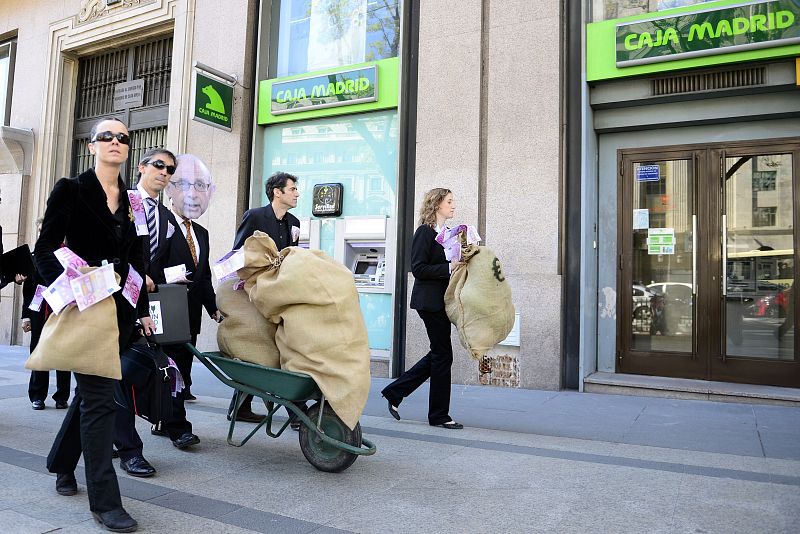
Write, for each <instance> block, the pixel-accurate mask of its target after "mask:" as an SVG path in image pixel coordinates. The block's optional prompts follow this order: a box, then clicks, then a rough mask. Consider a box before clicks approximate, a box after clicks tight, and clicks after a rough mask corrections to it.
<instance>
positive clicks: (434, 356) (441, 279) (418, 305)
mask: <svg viewBox="0 0 800 534" xmlns="http://www.w3.org/2000/svg"><path fill="white" fill-rule="evenodd" d="M454 212H455V202H454V201H453V193H452V192H451V191H450V190H449V189H442V188H436V189H431V190H430V191H428V192H427V193H426V194H425V198H424V199H423V201H422V207H421V208H420V219H419V224H420V226H419V228H417V231H416V232H414V239H413V240H412V242H411V272H412V274H413V275H414V289H413V290H412V291H411V309H413V310H417V313H418V314H419V316H420V317H421V318H422V322H423V323H425V330H427V332H428V339H429V340H430V346H431V349H430V351H429V352H428V354H426V355H425V356H424V357H423V358H422V359H421V360H420V361H419V362H417V364H416V365H414V367H412V368H411V369H409V370H408V371H406V372H405V373H403V375H402V376H401V377H400V378H398V379H397V380H395V381H394V382H392V383H391V384H389V385H388V386H386V387H385V388H384V389H383V391H382V392H381V393H382V394H383V396H384V398H386V400H387V401H388V402H389V413H390V414H392V417H394V418H395V419H397V420H398V421H399V420H400V413H399V412H398V409H397V408H398V406H400V403H401V402H402V401H403V399H404V398H405V397H408V396H409V395H411V393H413V392H414V390H416V389H417V388H418V387H419V386H420V385H421V384H422V383H423V382H425V380H427V379H428V378H430V379H431V388H430V395H429V397H428V423H429V424H430V425H432V426H440V427H442V428H450V429H460V428H464V426H463V425H461V424H460V423H456V422H455V421H453V419H452V418H451V417H450V367H451V366H452V365H453V346H452V344H451V343H450V319H448V318H447V313H446V312H445V310H444V292H445V290H447V284H448V282H449V281H450V273H451V272H452V270H453V268H454V267H455V266H456V265H458V264H457V263H455V262H453V263H448V261H447V259H446V258H445V255H444V249H443V248H442V245H440V244H439V243H437V242H436V234H437V233H438V232H439V231H440V230H441V229H442V228H444V223H445V222H446V221H447V220H448V219H451V218H452V217H453V213H454Z"/></svg>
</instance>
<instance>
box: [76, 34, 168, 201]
mask: <svg viewBox="0 0 800 534" xmlns="http://www.w3.org/2000/svg"><path fill="white" fill-rule="evenodd" d="M171 72H172V36H169V37H164V38H161V39H158V40H156V41H150V42H146V43H139V44H136V45H133V46H130V47H128V48H125V49H121V50H115V51H114V52H108V53H105V54H101V55H98V56H93V57H88V58H83V59H81V60H80V64H79V69H78V87H77V91H78V93H77V99H76V104H75V130H74V133H73V146H72V174H73V175H76V174H80V173H81V172H84V171H86V170H87V169H89V168H91V167H92V166H93V165H94V157H93V156H92V155H91V154H90V153H89V131H90V130H91V128H92V126H93V125H94V123H95V122H97V120H98V119H100V118H102V117H115V118H118V119H120V120H122V121H123V122H125V124H127V125H128V130H129V131H130V134H131V144H130V154H129V157H128V163H127V165H125V167H124V168H123V169H122V177H123V179H124V180H125V181H126V183H127V184H128V185H129V186H131V185H133V183H134V182H135V180H136V163H137V162H138V161H139V158H140V157H141V156H142V154H144V153H145V152H146V151H147V150H149V149H151V148H155V147H164V145H165V143H166V139H167V122H168V116H169V90H170V81H171V79H170V78H171V76H170V75H171ZM138 79H142V80H144V98H143V104H142V106H141V107H138V108H135V109H127V110H121V111H114V86H115V85H116V84H118V83H121V82H126V81H131V80H138Z"/></svg>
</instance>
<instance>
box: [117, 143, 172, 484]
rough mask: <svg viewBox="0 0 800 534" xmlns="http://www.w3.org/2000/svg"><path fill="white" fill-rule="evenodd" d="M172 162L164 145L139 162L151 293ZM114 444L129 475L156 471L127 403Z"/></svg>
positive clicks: (160, 256) (162, 253)
mask: <svg viewBox="0 0 800 534" xmlns="http://www.w3.org/2000/svg"><path fill="white" fill-rule="evenodd" d="M175 166H176V163H175V155H174V154H173V153H172V152H170V151H169V150H166V149H164V148H154V149H151V150H148V151H147V152H145V153H144V155H143V156H142V158H141V159H140V160H139V165H138V174H139V176H138V178H139V180H138V182H137V184H136V191H137V192H138V193H139V194H140V195H141V198H142V205H143V206H144V210H145V217H146V221H147V231H148V235H147V236H145V239H143V240H142V241H143V249H142V256H143V263H144V269H145V270H144V274H145V285H146V286H147V291H148V292H150V293H152V292H154V291H155V290H156V284H163V283H165V282H166V280H165V279H164V261H165V258H166V257H167V256H168V254H169V248H170V243H171V241H172V240H171V238H172V235H173V234H174V233H175V230H176V226H177V223H175V219H174V218H173V217H172V214H171V213H170V212H169V210H168V209H167V207H166V206H164V205H163V204H162V203H161V202H160V201H159V195H160V194H161V191H163V190H164V188H165V187H166V186H167V183H169V178H170V177H171V176H172V175H173V174H174V173H175ZM114 446H115V447H116V454H117V455H118V456H119V465H120V467H121V468H122V470H123V471H125V472H126V473H128V474H129V475H130V476H132V477H138V478H147V477H151V476H153V475H155V474H156V469H155V467H153V466H152V465H151V464H150V462H148V461H147V459H146V458H145V457H144V443H142V438H141V437H140V436H139V432H137V430H136V414H135V413H134V412H133V410H131V409H130V408H129V407H127V406H120V405H117V418H116V423H115V427H114Z"/></svg>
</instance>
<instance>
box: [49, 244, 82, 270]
mask: <svg viewBox="0 0 800 534" xmlns="http://www.w3.org/2000/svg"><path fill="white" fill-rule="evenodd" d="M53 254H54V255H55V257H56V259H57V260H58V262H59V263H60V264H61V266H62V267H63V268H65V269H66V268H67V267H74V268H75V269H77V268H78V267H87V266H88V265H89V264H88V263H86V262H85V261H84V260H83V258H81V257H80V256H78V255H77V254H75V253H74V252H72V251H71V250H70V249H69V248H68V247H61V248H60V249H58V250H56V251H55V252H53Z"/></svg>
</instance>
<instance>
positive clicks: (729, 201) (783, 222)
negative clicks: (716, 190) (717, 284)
mask: <svg viewBox="0 0 800 534" xmlns="http://www.w3.org/2000/svg"><path fill="white" fill-rule="evenodd" d="M725 167H726V173H725V212H726V225H727V226H726V232H725V236H726V239H727V241H726V242H725V244H724V247H725V250H724V253H725V262H726V267H725V270H726V281H725V286H726V291H725V326H726V336H725V341H726V343H725V352H726V354H727V355H728V356H740V357H748V358H769V359H781V360H791V359H793V358H794V295H793V287H794V278H795V269H794V240H795V235H794V224H793V223H794V186H793V183H792V173H793V170H792V169H793V161H792V155H791V154H771V155H746V156H736V157H729V158H726V162H725Z"/></svg>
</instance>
